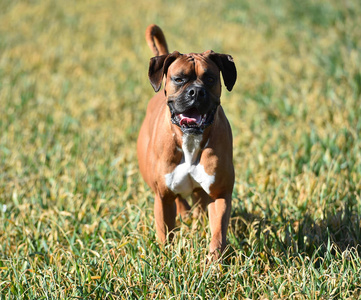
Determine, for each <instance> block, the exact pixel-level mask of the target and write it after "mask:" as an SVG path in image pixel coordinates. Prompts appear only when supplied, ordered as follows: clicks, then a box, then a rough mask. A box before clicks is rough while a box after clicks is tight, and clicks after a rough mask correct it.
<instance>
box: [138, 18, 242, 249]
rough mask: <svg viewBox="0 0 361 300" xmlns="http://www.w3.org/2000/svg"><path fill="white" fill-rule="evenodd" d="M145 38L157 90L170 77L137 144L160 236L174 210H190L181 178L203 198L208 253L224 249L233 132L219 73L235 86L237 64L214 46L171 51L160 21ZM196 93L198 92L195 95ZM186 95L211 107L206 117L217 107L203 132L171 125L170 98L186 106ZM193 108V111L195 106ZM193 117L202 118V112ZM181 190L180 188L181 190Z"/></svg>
mask: <svg viewBox="0 0 361 300" xmlns="http://www.w3.org/2000/svg"><path fill="white" fill-rule="evenodd" d="M146 40H147V42H148V45H149V46H150V48H151V50H152V51H153V53H154V54H155V55H158V56H156V57H154V58H152V59H151V62H150V68H149V78H150V81H151V84H152V86H153V88H154V89H155V90H156V91H158V90H159V89H160V86H161V84H162V80H163V77H164V76H165V77H166V79H165V88H164V90H163V91H161V92H159V93H158V94H156V95H155V96H154V97H153V98H152V99H151V100H150V102H149V104H148V108H147V112H146V117H145V119H144V122H143V125H142V127H141V130H140V133H139V137H138V144H137V152H138V160H139V168H140V171H141V173H142V175H143V178H144V180H145V181H146V183H147V184H148V185H149V186H150V187H151V189H152V190H153V192H154V193H155V204H154V214H155V220H156V230H157V235H158V237H159V238H160V240H161V241H162V242H165V241H166V239H167V234H168V233H171V230H172V229H173V228H174V226H175V217H176V214H177V213H179V214H182V215H185V214H186V213H187V211H189V209H190V206H189V205H188V203H187V201H186V199H185V196H187V195H186V194H188V191H187V192H186V188H185V187H183V186H182V184H180V183H179V182H178V181H179V180H178V181H177V180H176V179H174V178H178V177H179V178H180V180H184V182H185V185H187V187H190V188H191V193H190V194H191V196H192V199H193V202H194V203H200V204H201V206H202V207H203V208H204V209H206V208H207V207H208V213H209V221H210V227H211V235H212V238H211V244H210V252H211V253H213V254H214V255H216V256H218V252H219V251H218V250H220V251H223V250H224V248H225V246H226V232H227V227H228V221H229V217H230V212H231V197H232V190H233V184H234V169H233V161H232V160H233V158H232V156H233V154H232V153H233V151H232V132H231V128H230V126H229V123H228V120H227V118H226V116H225V114H224V111H223V109H222V107H221V106H220V105H219V99H220V95H221V79H220V72H221V73H222V75H223V79H224V82H225V85H226V86H227V89H228V90H231V89H232V87H233V85H234V83H235V81H236V69H235V66H234V63H233V60H232V58H231V57H230V56H229V55H225V54H217V53H214V52H213V51H206V52H204V53H201V54H195V53H190V54H185V55H182V54H180V53H179V52H173V53H172V54H169V53H168V47H167V44H166V40H165V38H164V35H163V32H162V30H161V29H160V28H159V27H158V26H156V25H150V26H149V27H148V28H147V30H146ZM209 74H211V75H209ZM177 76H183V77H185V78H186V79H184V83H182V84H179V83H177V80H178V81H179V79H177V78H176V77H177ZM207 76H209V77H207ZM183 77H182V78H183ZM181 80H183V79H181ZM207 80H208V81H209V82H208V83H207V82H206V81H207ZM194 92H196V93H197V95H196V96H197V97H196V96H194V95H193V93H194ZM199 95H200V96H199ZM184 97H188V98H186V99H193V100H192V101H193V102H192V105H193V106H194V107H201V108H202V109H203V110H205V111H207V113H205V114H204V118H205V117H206V116H207V118H208V117H209V116H210V115H211V113H210V112H208V110H207V109H208V107H209V108H213V107H214V111H215V113H214V117H213V123H211V124H209V125H207V127H206V128H204V130H203V129H202V130H199V132H200V133H198V132H197V134H193V133H191V134H188V133H187V130H188V128H187V129H184V127H182V126H180V125H179V124H180V123H181V122H180V123H179V124H173V123H174V122H173V123H172V121H171V119H172V112H171V110H170V107H168V105H167V103H168V102H172V103H173V107H177V105H178V106H179V107H182V105H183V106H184V105H185V104H184V101H183V100H181V99H183V98H184ZM182 101H183V102H182ZM200 102H202V103H200ZM168 104H169V103H168ZM201 108H197V109H201ZM192 109H193V111H194V109H195V108H193V107H191V108H190V110H192ZM196 112H197V113H198V111H196ZM177 113H178V112H177ZM199 114H200V113H199ZM173 115H174V113H173ZM176 115H177V118H181V117H183V114H182V115H181V114H180V113H179V114H176ZM179 116H181V117H179ZM173 117H174V116H173ZM190 118H191V117H190ZM194 118H198V115H197V116H196V117H194ZM209 118H211V117H209ZM185 120H188V119H187V118H185ZM192 120H193V119H192ZM197 120H198V119H197ZM207 120H208V119H207ZM197 122H198V121H197ZM189 124H190V125H189ZM189 124H188V123H186V125H187V126H190V127H191V125H193V123H189ZM196 124H197V126H198V125H199V124H202V123H196ZM199 126H201V125H199ZM189 130H193V129H192V128H191V129H189ZM195 130H198V129H195ZM188 156H189V157H190V158H188ZM187 160H189V162H187ZM177 167H178V169H176V168H177ZM197 168H198V169H197ZM179 170H180V171H181V173H179ZM177 172H178V173H177ZM187 172H188V173H187ZM177 176H178V177H177ZM197 180H198V181H197ZM178 190H179V191H181V192H180V193H177V191H178Z"/></svg>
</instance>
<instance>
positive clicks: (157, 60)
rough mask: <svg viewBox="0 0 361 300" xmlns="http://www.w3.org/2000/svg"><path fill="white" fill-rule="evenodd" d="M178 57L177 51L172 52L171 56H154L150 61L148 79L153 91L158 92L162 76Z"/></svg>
mask: <svg viewBox="0 0 361 300" xmlns="http://www.w3.org/2000/svg"><path fill="white" fill-rule="evenodd" d="M180 55H181V54H180V53H179V52H178V51H174V52H173V53H171V54H165V55H160V56H155V57H152V58H151V59H150V62H149V71H148V77H149V80H150V84H151V85H152V87H153V89H154V91H156V92H158V91H159V90H160V87H161V85H162V79H163V76H164V74H167V71H168V68H169V66H170V64H171V63H172V62H174V61H175V60H176V59H177V58H178V57H179V56H180Z"/></svg>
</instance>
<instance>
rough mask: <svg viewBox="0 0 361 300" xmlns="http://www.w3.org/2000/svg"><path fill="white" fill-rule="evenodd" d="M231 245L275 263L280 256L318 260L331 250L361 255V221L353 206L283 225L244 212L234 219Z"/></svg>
mask: <svg viewBox="0 0 361 300" xmlns="http://www.w3.org/2000/svg"><path fill="white" fill-rule="evenodd" d="M230 243H231V244H232V245H233V247H236V248H239V249H241V250H242V251H243V252H244V253H245V255H247V256H249V255H250V254H252V253H253V252H255V251H256V252H258V253H260V254H261V256H262V255H263V256H266V257H267V258H268V259H269V260H270V261H271V262H272V260H274V257H275V254H276V253H277V254H283V255H281V256H283V257H285V258H292V257H296V256H299V255H301V256H308V257H310V258H311V257H312V258H314V259H316V258H318V257H324V256H325V254H326V252H328V251H331V254H336V252H339V253H340V252H343V251H345V250H347V249H348V250H351V249H352V250H351V251H354V252H357V253H358V255H360V256H361V218H360V215H358V214H357V213H355V212H354V209H353V208H352V207H351V208H348V207H346V208H345V209H342V210H339V211H338V212H337V213H335V214H332V213H330V212H328V213H326V214H325V218H324V219H322V220H318V219H316V220H315V219H313V218H312V217H311V216H310V215H305V216H304V218H303V219H300V220H296V219H295V220H284V221H282V222H274V221H272V222H271V220H267V219H265V218H261V217H260V216H257V215H254V214H250V213H247V212H244V211H243V212H240V213H239V214H238V216H233V218H232V219H231V224H230ZM233 247H232V248H233ZM232 250H235V249H231V251H230V252H232ZM230 256H231V257H232V254H230ZM276 256H278V257H280V255H276ZM231 257H230V258H231ZM316 261H317V260H316Z"/></svg>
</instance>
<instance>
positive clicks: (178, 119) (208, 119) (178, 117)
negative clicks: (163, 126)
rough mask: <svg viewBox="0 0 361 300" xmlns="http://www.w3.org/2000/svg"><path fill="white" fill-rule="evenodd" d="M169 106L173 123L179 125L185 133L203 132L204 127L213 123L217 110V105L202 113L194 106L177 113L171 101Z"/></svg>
mask: <svg viewBox="0 0 361 300" xmlns="http://www.w3.org/2000/svg"><path fill="white" fill-rule="evenodd" d="M169 108H170V110H171V113H172V123H173V124H176V125H178V126H179V127H180V128H181V130H182V131H183V132H184V133H191V134H202V133H203V131H204V129H205V128H206V127H208V126H209V125H211V124H212V123H213V119H214V114H215V112H216V110H217V107H215V108H214V109H213V110H212V111H210V112H209V113H206V114H200V113H199V111H198V110H197V109H196V108H195V107H192V108H190V109H188V110H186V111H184V112H182V113H176V112H175V111H174V109H173V105H171V104H170V103H169Z"/></svg>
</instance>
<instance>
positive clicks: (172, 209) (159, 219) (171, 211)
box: [154, 194, 177, 243]
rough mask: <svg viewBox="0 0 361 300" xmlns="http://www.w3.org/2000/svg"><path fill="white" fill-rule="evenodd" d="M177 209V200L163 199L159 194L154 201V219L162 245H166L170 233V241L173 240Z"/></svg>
mask: <svg viewBox="0 0 361 300" xmlns="http://www.w3.org/2000/svg"><path fill="white" fill-rule="evenodd" d="M176 214H177V207H176V203H175V199H173V198H171V199H170V198H163V199H162V198H161V197H160V196H159V195H158V194H157V195H156V196H155V199H154V217H155V224H156V231H157V236H158V238H159V239H160V241H161V242H162V243H166V241H167V235H168V233H169V240H172V238H173V234H172V232H171V231H172V230H173V229H174V226H175V217H176Z"/></svg>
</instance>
